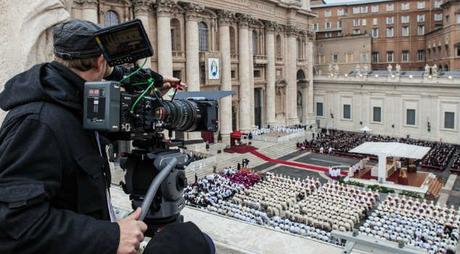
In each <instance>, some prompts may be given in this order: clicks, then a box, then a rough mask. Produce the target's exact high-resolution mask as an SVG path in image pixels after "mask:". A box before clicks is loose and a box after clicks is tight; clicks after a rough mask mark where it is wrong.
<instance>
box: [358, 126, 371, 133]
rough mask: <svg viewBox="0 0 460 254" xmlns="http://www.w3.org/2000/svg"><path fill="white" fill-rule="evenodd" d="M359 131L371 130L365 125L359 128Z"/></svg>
mask: <svg viewBox="0 0 460 254" xmlns="http://www.w3.org/2000/svg"><path fill="white" fill-rule="evenodd" d="M359 130H360V131H363V132H371V131H372V130H371V129H370V128H369V127H367V126H364V127H363V128H361V129H359Z"/></svg>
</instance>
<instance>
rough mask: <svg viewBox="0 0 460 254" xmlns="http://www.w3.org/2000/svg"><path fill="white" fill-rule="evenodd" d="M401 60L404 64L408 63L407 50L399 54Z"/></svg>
mask: <svg viewBox="0 0 460 254" xmlns="http://www.w3.org/2000/svg"><path fill="white" fill-rule="evenodd" d="M401 58H402V59H401V60H402V61H403V62H405V63H407V62H409V50H403V51H402V54H401Z"/></svg>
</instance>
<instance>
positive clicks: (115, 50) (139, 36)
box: [96, 19, 153, 66]
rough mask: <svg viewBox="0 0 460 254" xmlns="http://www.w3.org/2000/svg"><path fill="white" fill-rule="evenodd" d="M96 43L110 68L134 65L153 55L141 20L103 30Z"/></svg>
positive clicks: (97, 35)
mask: <svg viewBox="0 0 460 254" xmlns="http://www.w3.org/2000/svg"><path fill="white" fill-rule="evenodd" d="M96 41H97V43H98V45H99V46H100V48H101V50H102V52H103V54H104V57H105V59H106V60H107V62H108V63H109V65H110V66H114V65H120V64H124V63H133V62H135V61H136V60H139V59H142V58H145V57H149V56H152V55H153V50H152V46H151V45H150V41H149V39H148V37H147V34H146V33H145V30H144V27H143V25H142V22H141V21H140V20H137V19H136V20H133V21H130V22H126V23H123V24H120V25H116V26H111V27H107V28H104V29H101V30H100V31H99V32H97V33H96Z"/></svg>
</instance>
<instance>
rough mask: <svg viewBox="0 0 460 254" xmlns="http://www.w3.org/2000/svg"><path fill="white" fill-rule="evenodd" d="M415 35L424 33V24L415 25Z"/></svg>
mask: <svg viewBox="0 0 460 254" xmlns="http://www.w3.org/2000/svg"><path fill="white" fill-rule="evenodd" d="M417 35H425V26H424V25H419V26H417Z"/></svg>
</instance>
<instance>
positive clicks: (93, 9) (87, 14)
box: [81, 0, 99, 24]
mask: <svg viewBox="0 0 460 254" xmlns="http://www.w3.org/2000/svg"><path fill="white" fill-rule="evenodd" d="M82 4H83V5H82V11H81V16H82V19H84V20H88V21H91V22H94V23H96V24H98V23H99V20H98V13H97V0H84V1H82Z"/></svg>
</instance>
